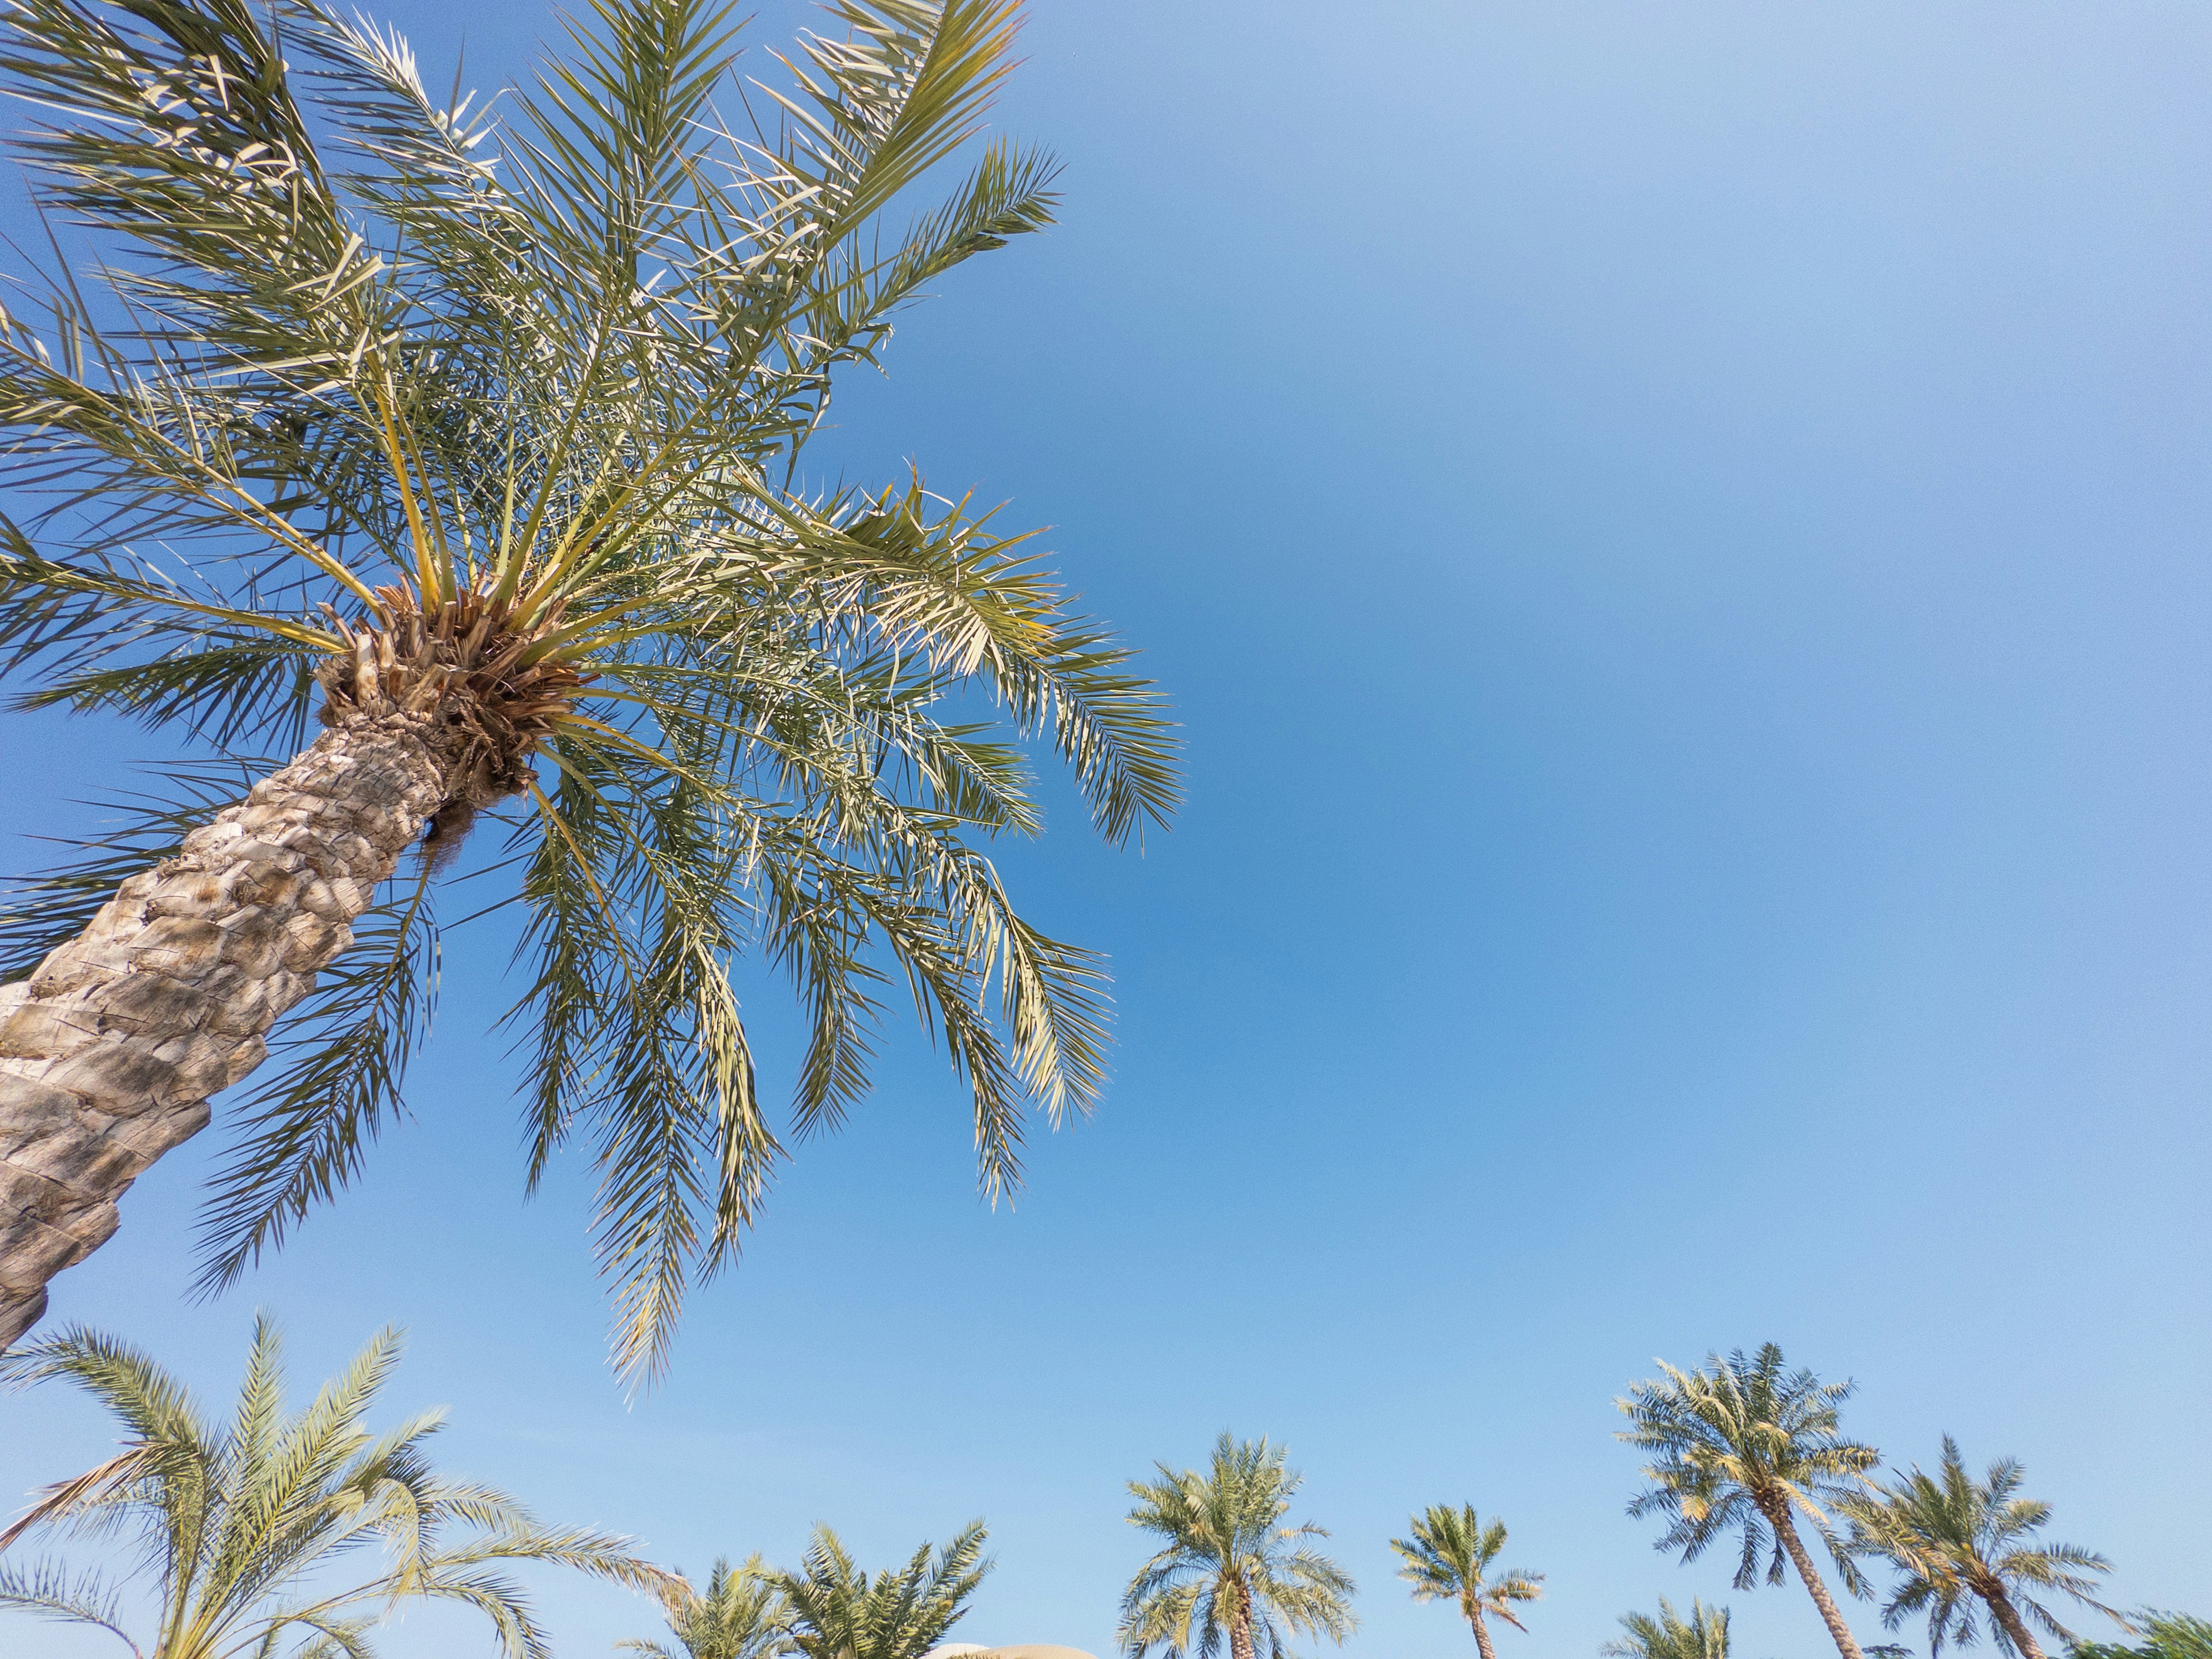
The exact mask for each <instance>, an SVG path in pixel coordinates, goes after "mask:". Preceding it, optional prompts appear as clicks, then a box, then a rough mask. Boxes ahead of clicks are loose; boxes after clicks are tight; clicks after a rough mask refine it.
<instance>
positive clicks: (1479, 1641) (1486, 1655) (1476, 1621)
mask: <svg viewBox="0 0 2212 1659" xmlns="http://www.w3.org/2000/svg"><path fill="white" fill-rule="evenodd" d="M1467 1622H1468V1624H1470V1625H1472V1626H1474V1646H1475V1651H1477V1652H1478V1653H1480V1654H1481V1656H1482V1659H1498V1656H1497V1655H1496V1654H1495V1653H1493V1652H1492V1651H1491V1648H1490V1632H1489V1630H1488V1629H1487V1628H1486V1626H1484V1624H1483V1622H1482V1614H1481V1613H1479V1612H1477V1611H1475V1610H1474V1609H1472V1608H1470V1609H1469V1610H1468V1615H1467Z"/></svg>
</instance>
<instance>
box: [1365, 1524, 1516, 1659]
mask: <svg viewBox="0 0 2212 1659" xmlns="http://www.w3.org/2000/svg"><path fill="white" fill-rule="evenodd" d="M1390 1547H1391V1548H1392V1549H1394V1550H1395V1551H1397V1552H1398V1553H1399V1554H1400V1555H1401V1556H1403V1557H1404V1558H1405V1561H1406V1565H1404V1566H1403V1567H1401V1569H1399V1572H1398V1577H1401V1578H1402V1579H1404V1580H1406V1582H1407V1583H1410V1584H1411V1585H1413V1599H1414V1600H1415V1601H1456V1602H1458V1603H1459V1610H1460V1613H1461V1615H1462V1617H1463V1618H1465V1619H1466V1620H1467V1622H1468V1626H1470V1627H1471V1628H1472V1629H1473V1630H1474V1645H1475V1647H1476V1649H1477V1650H1479V1651H1480V1653H1481V1655H1482V1659H1496V1656H1495V1655H1494V1654H1493V1653H1492V1650H1491V1646H1490V1630H1489V1626H1488V1625H1487V1623H1486V1621H1487V1620H1490V1619H1492V1618H1498V1619H1503V1620H1504V1621H1505V1622H1506V1623H1507V1624H1509V1625H1510V1626H1513V1628H1514V1629H1516V1630H1517V1631H1526V1630H1527V1629H1528V1626H1526V1625H1524V1624H1522V1622H1521V1620H1520V1619H1519V1617H1518V1616H1517V1615H1516V1613H1514V1611H1513V1609H1514V1607H1515V1605H1516V1603H1519V1602H1522V1601H1535V1600H1536V1599H1537V1598H1538V1597H1540V1596H1541V1595H1543V1593H1544V1575H1543V1574H1542V1573H1541V1572H1520V1571H1504V1572H1500V1573H1498V1575H1497V1576H1496V1577H1492V1576H1491V1571H1490V1569H1491V1565H1492V1563H1493V1562H1495V1561H1496V1560H1497V1559H1498V1553H1499V1552H1500V1551H1501V1550H1503V1549H1504V1547H1505V1523H1504V1522H1503V1521H1498V1520H1495V1519H1493V1520H1492V1522H1491V1523H1490V1524H1489V1525H1488V1526H1484V1525H1483V1524H1482V1522H1480V1520H1479V1519H1478V1518H1477V1517H1476V1515H1475V1512H1474V1504H1462V1505H1461V1506H1460V1507H1459V1508H1458V1509H1454V1508H1453V1507H1452V1506H1451V1505H1450V1504H1431V1505H1429V1508H1428V1511H1427V1513H1426V1514H1424V1515H1417V1516H1414V1517H1413V1536H1412V1537H1411V1538H1410V1539H1407V1538H1394V1539H1392V1540H1391V1541H1390Z"/></svg>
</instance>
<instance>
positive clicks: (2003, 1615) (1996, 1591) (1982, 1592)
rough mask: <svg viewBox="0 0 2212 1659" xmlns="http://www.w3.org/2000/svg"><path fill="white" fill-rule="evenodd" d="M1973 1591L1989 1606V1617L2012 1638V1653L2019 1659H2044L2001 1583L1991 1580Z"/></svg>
mask: <svg viewBox="0 0 2212 1659" xmlns="http://www.w3.org/2000/svg"><path fill="white" fill-rule="evenodd" d="M1974 1591H1975V1594H1977V1595H1979V1596H1980V1597H1981V1598H1982V1600H1983V1601H1986V1602H1988V1603H1989V1604H1990V1617H1991V1618H1992V1619H1995V1620H1996V1621H1997V1623H1998V1625H1999V1626H2002V1628H2003V1631H2004V1633H2005V1634H2006V1635H2007V1636H2009V1637H2011V1638H2012V1645H2013V1651H2015V1653H2017V1654H2019V1655H2020V1656H2021V1659H2044V1654H2043V1648H2042V1645H2041V1644H2039V1642H2037V1641H2036V1639H2035V1638H2034V1637H2033V1636H2032V1635H2030V1634H2029V1633H2028V1629H2027V1620H2025V1619H2023V1618H2021V1616H2020V1609H2019V1608H2018V1607H2015V1606H2013V1604H2012V1597H2010V1596H2009V1595H2006V1594H2005V1587H2004V1586H2003V1585H2002V1583H1997V1582H1996V1581H1995V1580H1991V1581H1990V1583H1987V1584H1977V1585H1975V1586H1974Z"/></svg>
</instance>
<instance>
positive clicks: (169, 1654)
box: [0, 1317, 671, 1659]
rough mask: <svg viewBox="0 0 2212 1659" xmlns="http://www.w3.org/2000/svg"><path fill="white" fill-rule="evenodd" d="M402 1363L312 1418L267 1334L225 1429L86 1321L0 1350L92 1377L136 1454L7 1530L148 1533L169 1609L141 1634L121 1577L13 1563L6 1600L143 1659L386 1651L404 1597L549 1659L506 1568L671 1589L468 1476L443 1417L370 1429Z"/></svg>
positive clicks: (34, 1365) (9, 1371) (382, 1350)
mask: <svg viewBox="0 0 2212 1659" xmlns="http://www.w3.org/2000/svg"><path fill="white" fill-rule="evenodd" d="M398 1354H399V1340H398V1335H397V1334H395V1333H393V1332H392V1331H389V1330H387V1331H385V1332H383V1333H381V1334H379V1335H378V1336H377V1337H375V1338H374V1340H372V1341H371V1342H370V1343H369V1345H368V1346H367V1347H366V1348H364V1349H362V1352H360V1354H359V1355H357V1356H356V1358H355V1359H354V1361H353V1363H352V1364H349V1365H348V1366H347V1367H346V1369H345V1370H343V1371H342V1372H340V1373H339V1374H338V1375H337V1376H336V1377H334V1378H332V1379H331V1381H330V1382H329V1383H325V1385H324V1386H323V1388H322V1389H321V1391H320V1392H319V1394H317V1395H316V1396H315V1399H314V1401H313V1403H312V1404H310V1405H309V1406H308V1407H307V1408H306V1409H305V1410H303V1411H301V1412H299V1413H296V1414H294V1415H291V1416H287V1415H286V1414H285V1411H284V1379H283V1361H282V1353H281V1352H280V1344H279V1342H278V1339H277V1334H276V1327H275V1326H274V1325H273V1324H272V1323H271V1322H270V1321H269V1320H268V1319H266V1318H265V1317H264V1318H263V1319H262V1320H260V1321H259V1322H258V1323H257V1324H256V1325H255V1327H254V1332H253V1348H252V1357H251V1358H250V1359H249V1360H248V1361H247V1364H246V1381H245V1384H244V1386H243V1387H242V1388H241V1389H240V1390H239V1396H238V1407H237V1409H236V1411H235V1413H234V1414H233V1416H232V1419H231V1421H230V1422H229V1424H228V1425H227V1426H222V1427H218V1426H216V1425H214V1424H213V1423H211V1422H210V1421H209V1420H208V1419H207V1418H206V1417H205V1416H204V1414H203V1413H201V1411H200V1409H199V1407H197V1405H196V1404H195V1403H194V1401H193V1400H192V1398H191V1395H190V1394H189V1393H188V1392H187V1391H186V1390H185V1388H184V1386H183V1385H182V1384H181V1383H179V1382H178V1381H177V1380H176V1379H175V1378H174V1377H173V1376H170V1375H169V1373H167V1371H165V1370H161V1367H159V1366H158V1365H156V1364H155V1363H154V1362H153V1361H152V1360H151V1359H149V1358H147V1357H146V1356H145V1355H144V1354H143V1353H141V1352H139V1351H138V1350H137V1349H136V1348H132V1347H130V1346H125V1344H123V1343H120V1342H118V1341H115V1340H112V1338H108V1337H105V1336H100V1335H97V1334H94V1333H92V1332H89V1331H86V1330H82V1329H70V1330H67V1331H64V1332H63V1333H62V1334H60V1335H58V1336H56V1337H54V1338H52V1339H51V1340H46V1341H43V1342H38V1343H33V1344H30V1345H28V1346H25V1347H22V1348H20V1349H17V1350H16V1351H15V1352H11V1353H9V1354H7V1355H5V1356H4V1357H0V1381H5V1382H7V1383H14V1384H16V1385H19V1386H20V1385H23V1384H27V1383H38V1382H43V1381H46V1380H48V1379H59V1380H63V1381H66V1382H69V1383H75V1384H76V1386H77V1387H79V1388H81V1389H84V1390H85V1391H86V1392H87V1393H88V1394H90V1395H92V1396H93V1397H94V1399H95V1400H97V1401H100V1404H101V1405H103V1406H105V1407H106V1408H107V1410H108V1411H109V1412H110V1413H112V1415H113V1416H115V1417H116V1418H117V1419H119V1420H120V1422H121V1423H122V1425H123V1426H124V1427H125V1430H126V1431H127V1435H126V1437H125V1440H124V1443H123V1449H122V1450H121V1451H120V1452H119V1453H118V1454H117V1455H115V1456H113V1457H112V1458H110V1459H108V1460H107V1461H106V1462H104V1463H102V1464H100V1466H99V1467H98V1468H92V1469H88V1470H86V1471H85V1472H84V1473H83V1474H80V1475H77V1476H76V1477H75V1478H73V1479H71V1480H64V1481H62V1482H60V1483H59V1484H58V1485H57V1486H50V1487H48V1488H47V1489H46V1491H45V1492H42V1493H40V1495H39V1497H38V1498H37V1501H36V1502H35V1503H34V1504H33V1505H32V1507H31V1510H30V1511H29V1513H28V1514H27V1515H25V1516H23V1517H22V1518H21V1520H19V1521H17V1522H15V1525H14V1526H12V1527H10V1528H9V1529H8V1530H7V1532H6V1533H4V1534H0V1551H4V1550H6V1549H7V1548H8V1547H9V1546H10V1545H12V1544H13V1543H14V1542H15V1541H16V1540H17V1539H18V1538H20V1537H21V1535H22V1534H25V1533H26V1532H27V1531H30V1530H32V1529H33V1528H44V1529H50V1530H54V1531H58V1532H61V1533H63V1534H71V1533H73V1534H77V1535H80V1536H90V1537H100V1538H112V1537H113V1536H115V1535H117V1534H136V1535H137V1541H138V1542H139V1544H140V1546H141V1549H140V1552H139V1559H140V1561H141V1562H142V1564H143V1565H142V1566H141V1568H140V1570H139V1576H143V1577H149V1578H150V1579H151V1580H152V1581H153V1582H152V1586H151V1588H152V1590H153V1598H154V1601H155V1618H154V1622H153V1633H152V1634H151V1636H150V1637H149V1638H147V1639H146V1640H145V1641H144V1642H143V1644H142V1642H141V1641H140V1640H139V1639H138V1638H136V1637H134V1636H132V1635H131V1623H130V1621H129V1619H128V1617H127V1615H126V1613H125V1608H124V1605H123V1595H122V1591H121V1589H120V1587H119V1586H118V1585H113V1584H111V1583H108V1582H107V1581H106V1579H104V1578H103V1577H101V1576H100V1574H98V1573H96V1572H84V1573H81V1574H76V1575H72V1574H71V1573H70V1572H69V1571H67V1570H66V1569H64V1567H62V1566H60V1565H52V1564H43V1565H33V1566H28V1567H14V1566H7V1565H0V1607H15V1608H17V1609H21V1610H25V1611H27V1612H30V1613H40V1614H44V1615H46V1616H47V1617H50V1618H54V1619H59V1620H66V1621H69V1622H71V1623H76V1624H81V1625H88V1626H95V1627H97V1628H100V1629H103V1630H106V1631H107V1632H110V1633H111V1634H112V1635H114V1636H115V1637H117V1638H119V1639H120V1640H121V1641H122V1642H123V1643H124V1644H125V1646H126V1647H128V1648H129V1649H130V1650H131V1653H132V1654H133V1656H135V1659H243V1656H246V1655H248V1654H252V1655H254V1656H258V1659H271V1656H275V1655H276V1654H278V1653H280V1652H283V1651H287V1650H291V1649H290V1644H295V1643H297V1644H301V1645H300V1646H299V1647H298V1648H297V1650H296V1651H297V1653H298V1654H299V1656H300V1659H367V1655H368V1644H367V1632H368V1631H369V1629H370V1628H371V1627H372V1626H374V1625H376V1624H378V1623H380V1622H381V1621H382V1620H384V1619H386V1618H387V1617H389V1616H390V1615H391V1613H393V1612H394V1611H396V1610H398V1608H399V1607H401V1606H403V1605H404V1604H405V1603H407V1602H410V1601H426V1600H427V1601H453V1602H459V1604H461V1605H462V1606H464V1607H474V1608H475V1609H477V1611H478V1612H480V1613H483V1615H484V1616H485V1617H486V1618H487V1619H489V1620H490V1621H491V1624H492V1627H493V1630H494V1631H495V1633H496V1635H497V1637H498V1641H499V1646H500V1650H501V1653H503V1654H505V1655H507V1656H508V1659H542V1656H544V1653H545V1652H546V1643H545V1636H544V1632H543V1631H542V1630H541V1629H540V1628H539V1627H538V1624H537V1621H536V1620H534V1619H533V1618H532V1616H531V1612H530V1607H529V1604H528V1602H527V1601H526V1600H525V1598H524V1596H523V1595H522V1592H521V1590H520V1589H519V1588H518V1587H517V1586H516V1585H515V1584H514V1583H513V1581H512V1580H510V1579H509V1578H507V1577H506V1576H505V1575H504V1573H503V1571H501V1568H502V1566H503V1565H504V1564H506V1563H509V1562H532V1561H536V1562H550V1563H552V1564H555V1565H562V1566H569V1567H574V1568H577V1569H580V1571H585V1572H587V1573H591V1574H593V1575H594V1576H596V1577H602V1578H611V1579H612V1580H614V1581H615V1582H616V1583H623V1584H628V1585H630V1586H631V1587H633V1588H635V1589H647V1590H652V1591H654V1592H656V1593H660V1594H666V1593H668V1592H669V1590H670V1589H671V1577H670V1575H668V1574H666V1573H664V1572H662V1571H660V1570H659V1568H656V1567H652V1566H648V1565H646V1564H645V1563H644V1562H642V1561H640V1560H639V1559H636V1558H635V1556H633V1555H631V1554H630V1553H629V1551H628V1549H627V1548H626V1547H625V1544H624V1541H623V1540H621V1539H618V1538H610V1537H608V1536H606V1535H605V1534H601V1533H596V1532H587V1531H584V1530H582V1529H580V1528H549V1527H546V1526H544V1524H542V1523H541V1522H538V1520H537V1519H536V1518H535V1517H534V1516H532V1515H531V1513H530V1512H529V1511H528V1510H526V1509H524V1508H523V1507H522V1506H521V1505H520V1504H517V1503H516V1502H515V1501H514V1500H513V1498H509V1497H507V1495H506V1494H505V1493H504V1492H498V1491H495V1489H493V1488H491V1487H489V1486H477V1485H475V1484H473V1483H471V1482H465V1481H454V1480H447V1479H446V1478H444V1477H443V1476H441V1475H440V1474H437V1473H436V1472H435V1470H433V1469H432V1468H431V1467H430V1464H429V1461H428V1456H427V1455H426V1446H425V1443H426V1442H427V1441H428V1438H429V1437H430V1436H431V1435H432V1434H433V1433H435V1431H437V1429H438V1427H439V1425H440V1422H441V1419H440V1417H439V1415H438V1414H437V1413H425V1414H423V1415H421V1416H417V1417H414V1418H410V1419H408V1420H407V1421H406V1422H404V1423H402V1424H400V1425H398V1427H396V1428H393V1429H391V1430H389V1431H386V1432H385V1433H383V1434H373V1433H371V1432H370V1431H369V1430H368V1428H367V1427H366V1426H364V1424H363V1421H362V1419H364V1417H365V1416H366V1415H367V1414H368V1409H369V1407H370V1405H371V1404H372V1403H373V1402H374V1399H375V1396H376V1394H377V1391H378V1389H380V1388H381V1387H382V1386H383V1384H384V1383H385V1381H386V1378H387V1377H388V1376H390V1374H391V1371H392V1365H393V1364H394V1363H395V1362H396V1361H397V1360H398Z"/></svg>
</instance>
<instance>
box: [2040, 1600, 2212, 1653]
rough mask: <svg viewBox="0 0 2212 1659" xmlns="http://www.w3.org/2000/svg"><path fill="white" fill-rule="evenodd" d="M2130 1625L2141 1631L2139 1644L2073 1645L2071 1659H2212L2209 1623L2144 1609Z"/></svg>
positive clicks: (2077, 1643) (2099, 1643) (2175, 1614)
mask: <svg viewBox="0 0 2212 1659" xmlns="http://www.w3.org/2000/svg"><path fill="white" fill-rule="evenodd" d="M2132 1622H2134V1623H2136V1624H2137V1625H2139V1626H2141V1627H2142V1631H2141V1633H2142V1638H2143V1639H2142V1641H2140V1642H2137V1643H2135V1644H2132V1645H2130V1644H2123V1643H2119V1642H2076V1643H2075V1644H2074V1647H2073V1651H2072V1655H2071V1656H2070V1659H2212V1619H2200V1618H2198V1617H2197V1616H2196V1615H2195V1614H2193V1613H2153V1612H2150V1611H2149V1610H2148V1609H2146V1610H2144V1611H2143V1612H2142V1613H2137V1614H2136V1615H2135V1618H2134V1620H2133V1621H2132Z"/></svg>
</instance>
